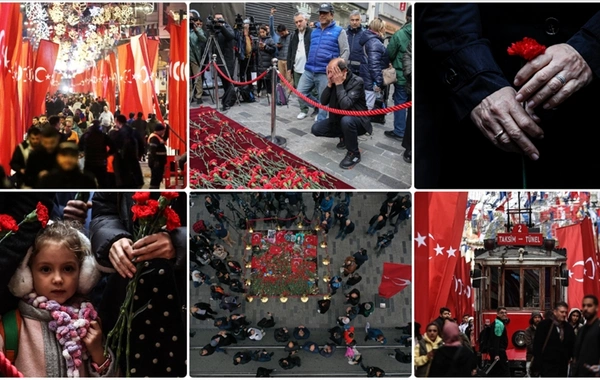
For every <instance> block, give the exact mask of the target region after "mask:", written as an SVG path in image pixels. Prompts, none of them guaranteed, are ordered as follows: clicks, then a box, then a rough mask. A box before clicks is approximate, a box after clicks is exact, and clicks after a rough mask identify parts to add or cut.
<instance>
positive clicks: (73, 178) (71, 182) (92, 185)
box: [36, 166, 98, 189]
mask: <svg viewBox="0 0 600 380" xmlns="http://www.w3.org/2000/svg"><path fill="white" fill-rule="evenodd" d="M36 188H38V189H96V188H98V183H97V182H96V179H95V177H94V176H93V175H91V174H88V173H87V172H86V173H83V172H81V170H80V169H79V166H76V167H75V169H73V170H69V171H66V170H62V169H60V168H55V169H52V170H51V171H50V173H48V174H46V175H45V176H43V177H42V178H40V180H39V181H38V184H37V186H36Z"/></svg>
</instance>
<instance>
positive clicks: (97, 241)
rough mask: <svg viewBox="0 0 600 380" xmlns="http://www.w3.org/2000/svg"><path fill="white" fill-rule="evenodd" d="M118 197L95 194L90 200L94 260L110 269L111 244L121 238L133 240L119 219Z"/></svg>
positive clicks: (112, 194)
mask: <svg viewBox="0 0 600 380" xmlns="http://www.w3.org/2000/svg"><path fill="white" fill-rule="evenodd" d="M119 196H120V195H119V194H117V193H95V194H94V198H93V200H92V204H93V206H92V221H91V222H90V240H91V242H92V252H95V254H96V260H97V261H98V263H99V264H100V265H101V266H103V267H105V268H110V269H112V264H111V262H110V260H109V258H108V252H109V251H110V248H111V247H112V245H113V243H114V242H116V241H117V240H119V239H122V238H128V239H132V238H133V234H132V233H131V231H130V230H129V229H128V228H127V227H126V225H125V224H124V222H123V221H122V219H121V215H120V213H119V199H118V198H119Z"/></svg>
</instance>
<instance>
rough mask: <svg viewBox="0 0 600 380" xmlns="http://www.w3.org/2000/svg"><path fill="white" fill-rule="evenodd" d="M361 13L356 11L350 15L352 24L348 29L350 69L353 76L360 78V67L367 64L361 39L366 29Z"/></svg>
mask: <svg viewBox="0 0 600 380" xmlns="http://www.w3.org/2000/svg"><path fill="white" fill-rule="evenodd" d="M361 21H362V20H361V17H360V12H359V11H357V10H354V11H352V12H351V13H350V24H349V25H348V29H346V34H347V35H348V48H349V49H350V54H349V56H348V68H349V69H350V71H352V74H354V75H358V76H360V67H361V65H364V64H366V63H367V60H366V58H365V52H364V50H363V48H362V46H361V45H360V37H361V36H362V35H363V33H364V31H365V30H364V28H363V27H362V25H361Z"/></svg>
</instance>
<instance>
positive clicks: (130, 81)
mask: <svg viewBox="0 0 600 380" xmlns="http://www.w3.org/2000/svg"><path fill="white" fill-rule="evenodd" d="M117 55H118V58H119V60H118V61H119V74H120V78H119V85H120V86H121V87H120V89H119V90H120V91H119V98H120V106H121V112H123V113H125V112H135V113H137V112H139V111H142V110H143V108H142V104H141V102H140V98H139V95H138V91H137V87H136V84H135V83H134V77H133V76H134V75H135V60H134V58H133V53H132V50H131V44H129V43H128V44H124V45H121V46H118V47H117ZM131 109H134V110H136V111H127V110H131ZM150 113H151V112H150Z"/></svg>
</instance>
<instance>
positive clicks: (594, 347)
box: [571, 319, 600, 377]
mask: <svg viewBox="0 0 600 380" xmlns="http://www.w3.org/2000/svg"><path fill="white" fill-rule="evenodd" d="M599 342H600V321H599V320H598V319H596V321H595V322H594V323H592V324H591V325H588V324H585V325H583V327H582V328H581V330H579V333H577V340H576V342H575V347H574V348H573V359H574V363H573V364H571V370H572V374H573V377H593V376H594V375H593V373H592V372H590V371H588V370H587V369H585V364H589V365H595V364H598V362H600V345H599V344H598V343H599Z"/></svg>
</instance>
